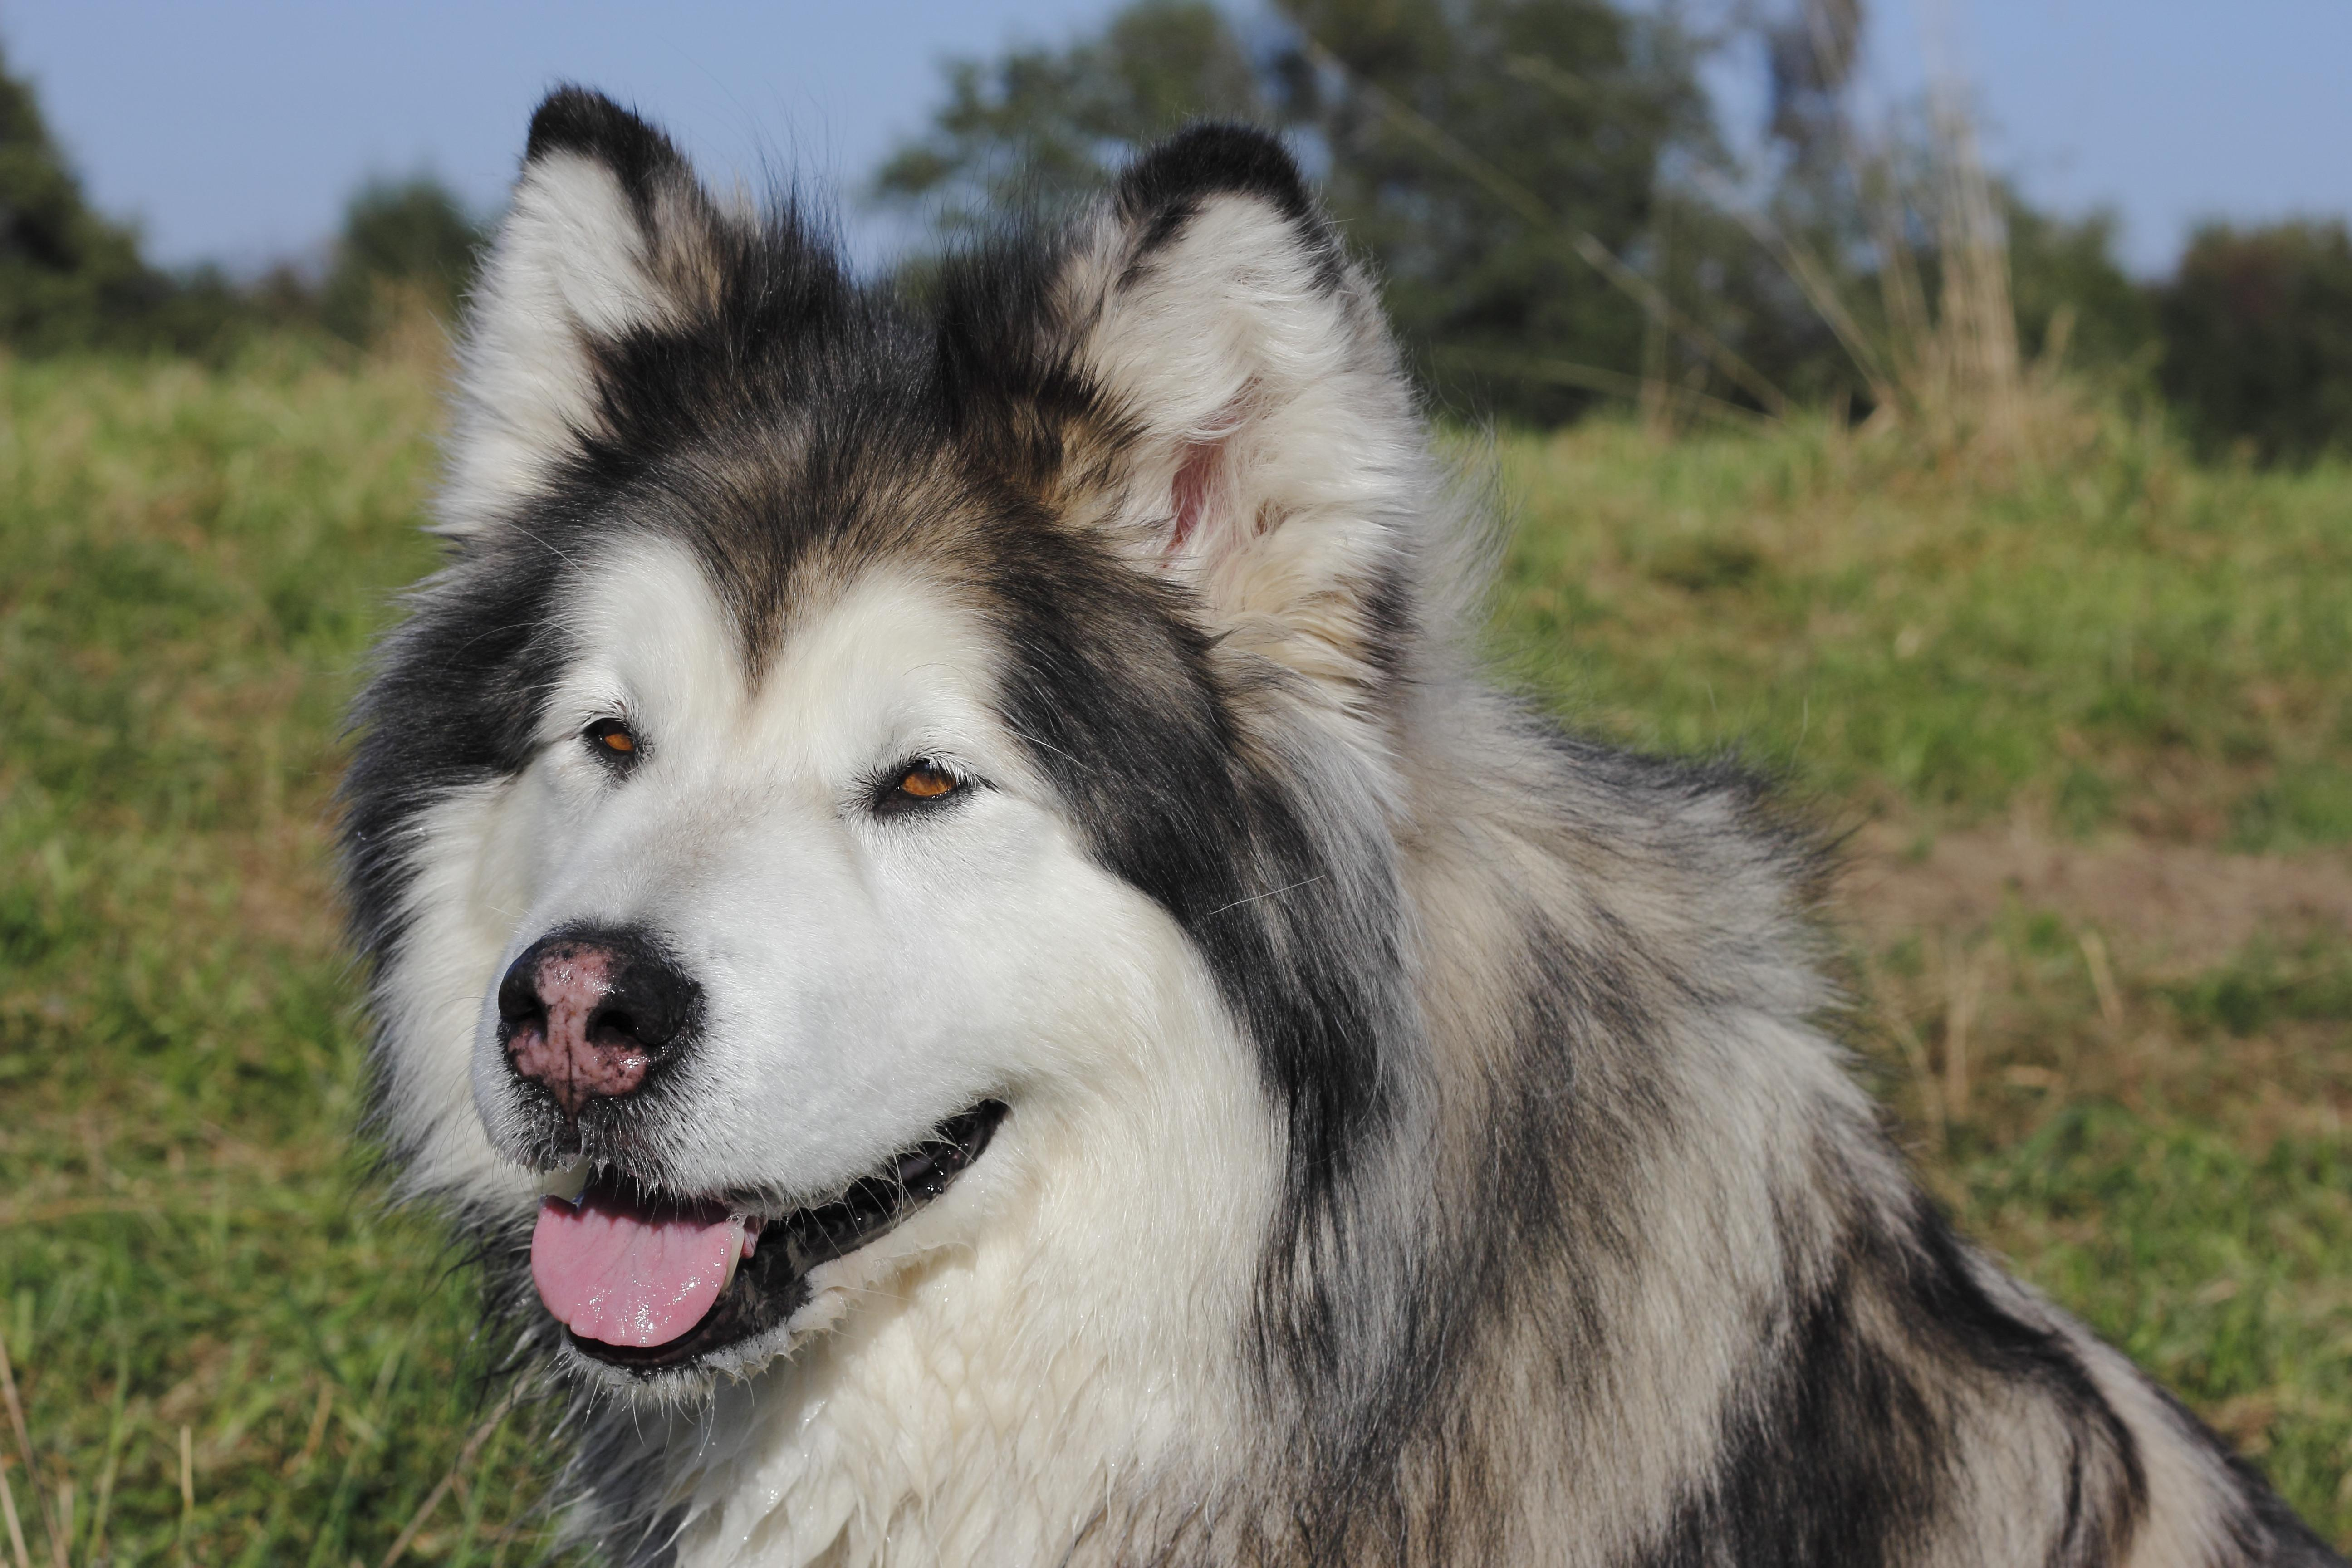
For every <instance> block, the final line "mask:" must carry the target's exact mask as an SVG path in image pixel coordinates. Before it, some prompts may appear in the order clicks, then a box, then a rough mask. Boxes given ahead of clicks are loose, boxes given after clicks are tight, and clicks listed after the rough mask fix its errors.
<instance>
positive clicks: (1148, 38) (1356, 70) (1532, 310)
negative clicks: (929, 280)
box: [876, 0, 1711, 422]
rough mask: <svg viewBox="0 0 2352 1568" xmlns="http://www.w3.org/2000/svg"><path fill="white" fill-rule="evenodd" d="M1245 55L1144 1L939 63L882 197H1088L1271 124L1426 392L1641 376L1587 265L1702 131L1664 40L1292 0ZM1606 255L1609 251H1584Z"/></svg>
mask: <svg viewBox="0 0 2352 1568" xmlns="http://www.w3.org/2000/svg"><path fill="white" fill-rule="evenodd" d="M1279 9H1280V25H1278V26H1276V27H1275V28H1274V29H1273V33H1272V36H1270V37H1268V39H1267V40H1266V43H1265V46H1264V47H1258V48H1255V49H1253V48H1251V47H1249V46H1248V45H1247V44H1246V43H1245V42H1244V39H1243V37H1242V36H1241V34H1240V33H1238V32H1237V31H1236V29H1235V28H1234V26H1233V24H1232V23H1231V22H1230V21H1229V20H1228V19H1227V18H1226V16H1225V15H1224V13H1223V12H1222V11H1221V10H1219V9H1218V8H1217V7H1216V6H1214V5H1207V4H1202V3H1200V0H1138V3H1137V4H1133V5H1129V6H1128V7H1127V8H1126V9H1125V10H1123V11H1121V12H1119V13H1118V15H1117V16H1114V17H1113V18H1112V20H1111V22H1110V23H1109V25H1108V26H1107V27H1106V28H1105V29H1104V30H1103V31H1102V32H1101V33H1100V34H1098V35H1097V36H1094V37H1087V38H1083V39H1081V40H1079V41H1078V42H1076V43H1075V44H1073V45H1072V46H1070V47H1067V48H1065V49H1060V50H1054V49H1021V50H1015V51H1013V52H1012V53H1009V54H1007V55H1005V56H1003V58H1000V59H998V60H995V61H993V62H988V63H983V62H980V61H973V60H962V61H957V62H953V63H951V64H950V66H949V67H948V68H947V76H948V97H947V101H946V102H945V103H944V104H943V105H942V106H941V107H940V110H938V111H937V112H936V113H935V115H934V117H933V121H932V127H931V130H930V131H929V133H928V134H926V135H925V136H923V137H922V138H920V139H919V140H917V141H914V142H910V143H908V145H907V146H905V147H903V148H902V149H901V150H900V151H899V152H898V153H897V154H895V155H894V156H893V157H892V158H891V159H890V160H889V162H888V163H887V164H886V165H885V166H884V168H883V170H882V172H881V174H880V175H879V176H878V178H877V182H876V190H877V195H879V196H880V197H881V198H882V199H883V200H885V201H887V202H891V203H895V204H898V205H906V206H912V207H915V208H917V209H919V210H921V211H923V212H925V213H926V214H927V215H928V216H930V217H931V219H932V221H933V222H934V223H935V224H936V225H937V226H939V228H940V230H941V231H942V233H943V234H953V233H954V232H957V231H959V230H961V229H965V228H969V227H970V226H972V225H973V224H975V223H977V222H981V221H983V220H984V219H985V217H986V216H987V215H988V214H990V213H992V212H993V211H998V210H1002V208H1003V206H1004V205H1007V204H1008V203H1011V204H1013V205H1027V206H1030V207H1038V206H1045V207H1048V208H1050V207H1053V206H1055V205H1059V204H1064V203H1066V202H1068V201H1069V200H1071V199H1073V198H1075V197H1076V196H1077V195H1080V194H1082V193H1084V192H1086V191H1088V190H1090V189H1093V188H1095V187H1096V186H1097V185H1098V184H1099V183H1100V182H1101V180H1102V178H1103V176H1104V174H1105V173H1106V172H1107V171H1108V170H1109V169H1111V168H1115V167H1116V166H1117V165H1118V164H1119V163H1122V162H1124V161H1125V160H1126V159H1127V158H1129V157H1130V156H1132V155H1133V153H1134V152H1135V150H1136V149H1137V148H1138V147H1139V146H1140V145H1142V144H1143V143H1145V142H1149V141H1150V140H1151V139H1153V138H1155V137H1157V136H1160V135H1163V134H1165V133H1166V132H1170V131H1171V130H1174V129H1176V128H1177V127H1178V126H1180V125H1181V124H1182V123H1183V122H1184V121H1186V120H1188V119H1192V118H1198V117H1219V118H1226V119H1241V120H1249V121H1257V122H1259V123H1263V124H1269V125H1275V126H1279V127H1285V128H1287V129H1288V130H1290V131H1291V132H1293V133H1294V135H1295V137H1296V138H1297V140H1298V141H1299V142H1302V143H1303V151H1304V152H1305V153H1306V155H1307V161H1308V162H1309V163H1310V164H1316V165H1319V166H1320V172H1321V173H1322V174H1323V175H1324V180H1325V188H1326V197H1327V200H1328V202H1329V204H1330V206H1331V209H1332V211H1333V213H1334V215H1335V216H1337V217H1338V218H1339V220H1340V222H1341V223H1342V224H1343V225H1345V226H1346V227H1347V230H1348V233H1349V237H1350V239H1351V240H1352V241H1353V242H1354V243H1355V244H1356V245H1358V246H1359V247H1362V248H1364V249H1366V250H1368V251H1370V253H1371V255H1372V256H1373V258H1375V259H1376V260H1377V262H1378V263H1379V266H1380V269H1381V274H1382V276H1383V279H1384V282H1385V286H1386V291H1387V302H1388V306H1389V309H1390V311H1391V315H1392V316H1393V318H1394V319H1395V321H1396V323H1397V326H1398V328H1399V329H1400V331H1401V332H1402V336H1403V338H1404V341H1405V342H1406V345H1407V347H1408V349H1409V351H1410V352H1412V353H1413V355H1414V357H1415V358H1416V360H1417V361H1418V362H1419V363H1420V367H1421V368H1422V370H1423V373H1424V374H1426V375H1428V377H1429V378H1430V379H1431V381H1432V382H1433V384H1437V385H1438V386H1440V387H1443V388H1447V389H1450V390H1455V391H1458V392H1460V393H1462V394H1463V395H1465V396H1468V397H1469V398H1470V399H1471V400H1473V401H1475V402H1478V403H1481V404H1483V405H1486V406H1487V407H1490V408H1494V409H1496V410H1497V411H1500V412H1503V413H1506V414H1508V415H1512V416H1517V417H1521V418H1525V419H1529V420H1534V421H1539V422H1550V421H1555V420H1558V419H1560V418H1563V417H1566V416H1570V415H1571V414H1573V413H1575V412H1577V411H1578V410H1579V409H1580V408H1581V407H1583V406H1584V405H1586V404H1588V403H1589V402H1590V401H1591V399H1592V397H1593V396H1594V393H1593V392H1592V391H1591V386H1590V379H1591V378H1590V377H1589V376H1588V377H1587V380H1586V383H1585V384H1577V383H1575V382H1573V381H1569V380H1563V379H1561V377H1560V375H1559V374H1556V373H1557V372H1559V370H1561V369H1563V368H1565V369H1566V370H1567V371H1568V372H1569V373H1570V374H1571V375H1572V374H1576V373H1578V372H1579V371H1584V372H1592V373H1597V374H1599V376H1600V377H1601V379H1603V380H1605V379H1606V378H1607V377H1609V376H1612V375H1616V376H1625V375H1630V374H1633V373H1634V372H1635V371H1637V370H1638V368H1639V365H1640V362H1641V353H1642V343H1643V310H1642V307H1641V305H1639V304H1637V303H1635V302H1634V300H1633V298H1632V297H1631V296H1630V295H1629V294H1628V293H1627V292H1625V291H1623V289H1624V285H1625V283H1626V281H1627V279H1629V278H1630V277H1631V274H1630V272H1622V268H1621V269H1620V270H1621V272H1622V276H1620V277H1619V278H1618V279H1617V281H1616V282H1613V283H1612V281H1610V280H1609V275H1608V274H1607V273H1606V272H1605V271H1604V270H1600V269H1597V264H1596V261H1595V259H1594V252H1595V250H1596V247H1597V249H1598V250H1599V251H1600V252H1601V253H1604V254H1605V255H1606V256H1607V257H1608V258H1617V257H1619V256H1622V254H1624V253H1626V252H1628V251H1631V250H1633V249H1636V248H1638V247H1639V246H1640V245H1641V244H1642V242H1643V238H1644V236H1645V234H1646V226H1647V224H1648V221H1649V216H1650V209H1651V193H1652V191H1653V189H1654V186H1655V184H1656V179H1657V170H1658V164H1659V161H1660V159H1661V157H1662V155H1663V154H1664V152H1665V150H1666V148H1667V147H1668V146H1669V145H1670V144H1671V143H1672V142H1674V141H1675V139H1677V138H1685V137H1694V138H1706V137H1708V136H1709V135H1710V134H1711V129H1710V121H1709V120H1708V117H1707V111H1706V100H1705V99H1704V97H1703V95H1702V94H1701V93H1700V91H1699V89H1698V88H1697V85H1696V76H1695V73H1694V71H1693V69H1692V65H1691V61H1690V58H1689V56H1688V51H1687V50H1686V49H1685V48H1684V47H1682V45H1681V42H1680V39H1679V37H1678V36H1677V35H1676V34H1675V32H1674V31H1673V29H1672V28H1670V27H1668V26H1665V25H1664V24H1663V23H1660V22H1658V21H1655V20H1654V19H1648V18H1642V17H1635V16H1628V15H1627V14H1625V13H1622V12H1620V11H1619V10H1617V9H1616V8H1615V7H1614V6H1613V5H1610V4H1609V3H1608V0H1282V3H1281V5H1280V7H1279ZM1600 265H1604V266H1605V263H1604V264H1600Z"/></svg>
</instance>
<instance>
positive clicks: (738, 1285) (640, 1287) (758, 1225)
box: [530, 1100, 1005, 1373]
mask: <svg viewBox="0 0 2352 1568" xmlns="http://www.w3.org/2000/svg"><path fill="white" fill-rule="evenodd" d="M1004 1111H1005V1108H1004V1106H1003V1104H1002V1103H1001V1102H1000V1101H997V1100H986V1101H983V1102H982V1103H981V1104H979V1105H976V1106H974V1107H973V1108H972V1109H971V1110H967V1111H965V1112H964V1113H963V1114H961V1116H955V1117H950V1119H949V1120H947V1121H943V1122H941V1123H940V1125H939V1126H937V1127H935V1128H933V1129H932V1130H931V1133H930V1136H929V1137H928V1138H926V1139H924V1140H923V1142H920V1143H919V1144H917V1145H916V1146H915V1147H914V1148H913V1149H911V1150H909V1151H908V1152H905V1153H903V1154H900V1155H898V1156H897V1157H896V1158H895V1159H893V1160H892V1161H890V1162H889V1163H888V1164H887V1166H886V1167H884V1168H883V1169H881V1170H878V1171H876V1172H874V1173H871V1174H869V1175H866V1176H864V1177H861V1178H860V1179H858V1180H857V1181H856V1182H853V1183H851V1184H850V1185H849V1187H848V1189H847V1190H846V1191H845V1192H844V1193H843V1194H841V1195H840V1196H839V1197H837V1198H835V1199H834V1200H833V1201H832V1202H830V1203H826V1204H821V1205H816V1206H814V1207H812V1208H803V1209H794V1210H793V1211H791V1212H790V1213H787V1214H782V1215H761V1214H758V1213H755V1212H750V1211H747V1210H746V1209H744V1208H742V1207H741V1206H739V1205H730V1204H729V1203H728V1202H727V1201H726V1200H724V1199H716V1198H714V1199H709V1200H706V1201H687V1202H681V1201H678V1200H676V1199H659V1198H650V1197H647V1196H646V1195H645V1194H641V1193H639V1192H637V1191H636V1190H635V1187H634V1184H631V1183H629V1182H628V1181H627V1180H626V1179H625V1178H619V1179H615V1178H612V1177H606V1176H600V1177H598V1178H596V1179H595V1180H593V1181H592V1182H590V1183H589V1184H588V1185H587V1186H586V1187H585V1188H584V1189H583V1191H582V1192H581V1193H580V1194H579V1195H578V1196H577V1197H576V1198H572V1199H569V1200H567V1199H564V1198H561V1197H550V1198H547V1199H545V1200H544V1201H543V1202H542V1203H541V1205H540V1215H539V1226H538V1228H537V1229H536V1230H535V1231H533V1232H532V1234H531V1244H530V1271H531V1279H532V1281H533V1282H534V1283H535V1284H537V1285H538V1287H539V1294H540V1300H541V1301H543V1302H544V1303H546V1306H547V1310H549V1311H550V1312H551V1313H553V1314H554V1315H555V1316H556V1318H557V1319H558V1320H560V1321H562V1323H563V1325H564V1337H565V1338H566V1339H568V1340H569V1341H570V1342H571V1343H572V1348H574V1349H575V1350H577V1351H579V1352H580V1353H582V1354H583V1355H585V1356H589V1357H591V1358H593V1359H594V1360H596V1361H601V1362H604V1363H608V1364H610V1365H613V1366H618V1367H625V1368H628V1369H630V1370H633V1371H638V1372H646V1373H651V1372H658V1371H663V1370H667V1369H668V1368H672V1367H679V1366H685V1365H687V1364H688V1363H692V1362H695V1361H698V1360H700V1359H702V1358H704V1357H707V1356H709V1355H712V1354H715V1353H717V1352H720V1351H724V1350H726V1349H728V1348H729V1347H730V1346H733V1345H737V1344H740V1343H742V1342H744V1341H746V1340H750V1339H753V1338H756V1337H757V1336H759V1335H761V1334H763V1333H765V1332H767V1331H769V1330H770V1329H772V1328H774V1327H775V1326H776V1325H777V1324H779V1323H781V1322H782V1321H784V1320H785V1319H786V1318H789V1317H791V1316H792V1314H793V1312H794V1311H795V1310H798V1309H799V1308H800V1306H801V1305H802V1303H803V1302H804V1301H806V1300H808V1297H809V1286H808V1274H809V1270H810V1269H812V1268H815V1267H816V1266H817V1265H819V1264H821V1263H828V1262H831V1261H832V1260H833V1259H835V1258H842V1257H845V1256H847V1255H848V1254H850V1253H852V1252H855V1251H856V1250H857V1249H858V1248H859V1247H865V1246H866V1245H868V1244H869V1243H871V1242H874V1241H876V1240H877V1239H878V1238H880V1237H883V1236H885V1235H887V1233H888V1232H890V1231H891V1230H893V1229H894V1228H896V1227H897V1226H898V1225H899V1224H900V1223H901V1222H902V1221H904V1220H905V1219H906V1218H907V1217H908V1215H911V1214H913V1213H914V1212H915V1211H916V1210H917V1209H919V1208H921V1207H922V1206H923V1205H925V1204H928V1203H929V1202H930V1201H931V1200H932V1199H934V1198H936V1197H938V1196H939V1195H940V1194H941V1193H944V1192H946V1191H947V1190H948V1188H949V1186H950V1185H951V1184H953V1183H954V1181H955V1179H956V1178H957V1177H958V1176H960V1175H961V1174H962V1173H963V1172H964V1171H965V1169H966V1168H968V1167H969V1166H970V1165H971V1163H972V1162H973V1161H974V1160H977V1159H979V1158H980V1155H981V1152H982V1151H983V1150H984V1149H986V1148H987V1147H988V1141H989V1139H990V1137H991V1136H992V1134H993V1133H994V1132H995V1131H996V1127H997V1123H999V1122H1000V1121H1003V1120H1004Z"/></svg>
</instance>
